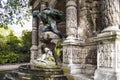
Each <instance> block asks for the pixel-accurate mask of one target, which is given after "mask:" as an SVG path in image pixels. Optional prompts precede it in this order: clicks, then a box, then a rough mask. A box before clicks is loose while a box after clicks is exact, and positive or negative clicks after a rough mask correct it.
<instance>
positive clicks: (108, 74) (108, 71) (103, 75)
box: [94, 26, 120, 80]
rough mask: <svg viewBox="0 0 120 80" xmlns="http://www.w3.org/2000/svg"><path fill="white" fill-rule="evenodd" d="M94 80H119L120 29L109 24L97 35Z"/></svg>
mask: <svg viewBox="0 0 120 80" xmlns="http://www.w3.org/2000/svg"><path fill="white" fill-rule="evenodd" d="M96 41H97V42H98V45H97V70H96V71H95V76H94V79H95V80H120V54H119V53H120V29H119V27H118V26H111V27H108V28H106V29H104V30H103V31H102V33H101V34H98V35H97V38H96Z"/></svg>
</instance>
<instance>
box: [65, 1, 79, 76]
mask: <svg viewBox="0 0 120 80" xmlns="http://www.w3.org/2000/svg"><path fill="white" fill-rule="evenodd" d="M76 6H77V4H76V0H67V3H66V33H67V38H66V40H65V41H64V42H63V66H64V67H66V68H68V69H69V70H70V72H69V73H70V74H78V73H80V68H79V67H80V63H81V60H80V55H79V52H80V41H79V40H78V39H77V9H76Z"/></svg>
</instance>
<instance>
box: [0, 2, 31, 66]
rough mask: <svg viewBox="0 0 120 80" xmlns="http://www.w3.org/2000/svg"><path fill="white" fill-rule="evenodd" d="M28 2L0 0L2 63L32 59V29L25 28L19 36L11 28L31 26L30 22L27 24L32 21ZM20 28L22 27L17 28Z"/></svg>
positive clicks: (0, 51) (0, 61)
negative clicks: (27, 23)
mask: <svg viewBox="0 0 120 80" xmlns="http://www.w3.org/2000/svg"><path fill="white" fill-rule="evenodd" d="M28 4H29V0H0V64H11V63H23V62H29V61H30V47H31V31H27V30H24V31H23V32H22V35H21V36H19V37H18V36H16V34H15V33H14V31H13V30H11V29H10V27H18V26H19V27H28V28H29V27H30V24H29V25H28V26H25V24H26V21H28V22H30V16H31V8H30V6H29V5H28ZM14 25H16V26H14ZM9 26H10V27H9ZM19 30H20V28H18V29H16V31H19Z"/></svg>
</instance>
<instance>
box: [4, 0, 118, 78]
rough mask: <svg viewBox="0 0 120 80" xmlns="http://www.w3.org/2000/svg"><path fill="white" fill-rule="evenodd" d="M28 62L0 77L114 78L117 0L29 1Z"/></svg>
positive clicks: (116, 62)
mask: <svg viewBox="0 0 120 80" xmlns="http://www.w3.org/2000/svg"><path fill="white" fill-rule="evenodd" d="M29 4H30V6H31V7H32V16H33V17H32V47H31V49H30V50H31V60H30V65H22V66H20V67H19V68H18V69H16V70H13V71H11V72H9V73H7V74H6V75H5V77H4V78H3V80H120V1H119V0H30V3H29Z"/></svg>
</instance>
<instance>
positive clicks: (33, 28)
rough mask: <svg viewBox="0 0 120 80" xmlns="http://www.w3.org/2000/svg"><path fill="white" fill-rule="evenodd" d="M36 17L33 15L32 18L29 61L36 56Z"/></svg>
mask: <svg viewBox="0 0 120 80" xmlns="http://www.w3.org/2000/svg"><path fill="white" fill-rule="evenodd" d="M37 20H38V18H37V17H33V19H32V47H31V63H32V61H33V60H34V59H36V58H37V54H38V31H37V29H38V25H37Z"/></svg>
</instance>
